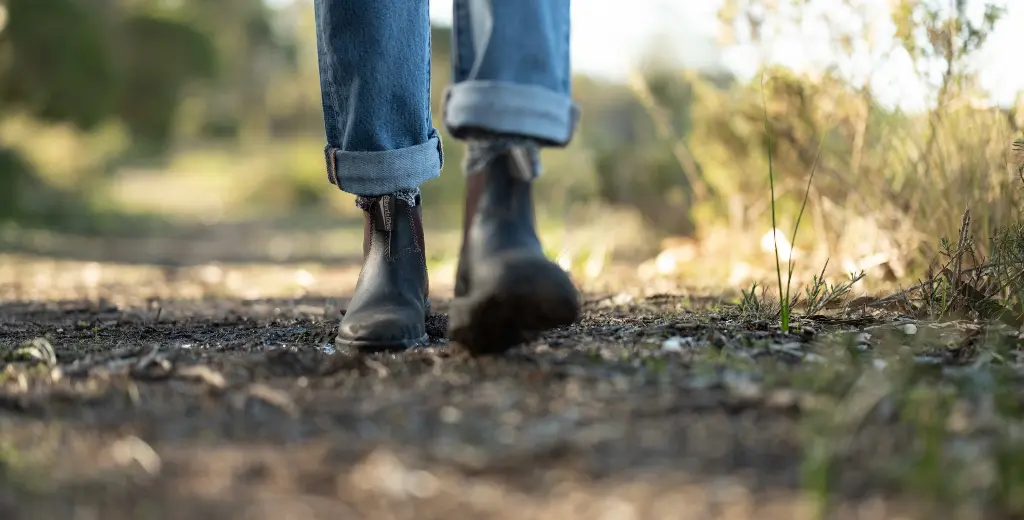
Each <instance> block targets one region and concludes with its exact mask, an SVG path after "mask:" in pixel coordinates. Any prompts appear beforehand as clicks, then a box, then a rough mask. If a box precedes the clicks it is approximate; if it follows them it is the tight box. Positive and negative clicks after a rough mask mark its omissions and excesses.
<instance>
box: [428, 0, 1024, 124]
mask: <svg viewBox="0 0 1024 520" xmlns="http://www.w3.org/2000/svg"><path fill="white" fill-rule="evenodd" d="M1002 1H1003V5H1004V6H1007V7H1008V12H1007V14H1006V16H1005V17H1004V18H1003V20H1002V21H1001V22H1000V25H999V26H997V28H996V31H995V34H993V35H992V37H991V39H990V41H989V42H988V44H987V46H986V48H985V49H984V51H983V52H982V53H980V54H979V56H978V57H977V62H976V66H977V67H978V68H979V70H980V74H981V81H982V86H983V87H984V88H985V89H987V90H988V91H989V93H990V95H991V96H992V99H993V100H994V101H996V102H997V103H1000V104H1010V103H1012V102H1013V101H1014V100H1015V99H1016V97H1017V94H1018V92H1021V91H1024V65H1021V63H1024V58H1022V56H1024V30H1021V28H1024V0H1002ZM836 4H837V5H838V4H839V2H836ZM973 4H974V5H972V7H973V8H974V10H975V11H978V12H980V8H981V4H982V3H981V2H980V1H978V0H975V1H974V3H973ZM624 5H628V8H624V7H623V6H624ZM862 5H865V6H867V8H868V9H869V11H870V12H871V13H872V14H873V16H876V17H877V21H878V24H877V28H878V30H879V31H880V34H879V36H880V37H891V35H892V34H893V32H894V30H893V27H892V24H891V22H889V21H888V18H887V14H888V11H887V5H888V0H864V3H863V4H862ZM720 6H721V0H629V1H628V2H623V1H622V0H576V1H575V2H573V3H572V17H573V19H572V25H573V36H572V45H573V49H572V56H573V67H574V69H575V70H576V71H577V72H583V73H588V74H594V75H599V76H604V77H608V78H623V77H624V76H625V75H626V74H627V72H628V71H629V69H630V67H634V66H636V64H637V63H638V61H639V60H640V58H642V57H643V55H644V53H645V51H646V50H647V49H649V48H651V46H652V45H657V46H658V49H659V50H661V51H664V50H666V49H667V50H669V51H672V53H673V54H675V55H677V56H678V57H679V59H680V60H682V61H683V62H684V63H686V64H689V65H694V66H699V65H712V64H716V63H715V62H723V63H725V64H726V66H727V67H728V68H729V69H731V70H733V71H734V72H735V73H737V74H738V75H740V76H741V77H750V76H751V75H752V74H754V73H755V71H756V69H757V64H758V61H759V54H758V51H757V50H755V49H738V50H736V51H732V52H729V53H727V54H725V55H722V56H717V55H716V51H715V47H714V45H712V44H711V43H710V42H712V41H714V40H715V39H716V38H717V34H718V29H719V25H718V20H717V18H716V13H717V11H718V8H719V7H720ZM451 10H452V2H451V0H431V6H430V11H431V17H432V18H433V19H434V20H435V22H439V23H444V24H450V23H451V19H452V16H451ZM1014 28H1017V29H1016V30H1014ZM815 29H816V27H809V28H806V29H804V30H793V31H787V34H786V36H785V37H783V38H781V39H779V40H777V41H776V42H775V44H774V46H773V49H772V51H771V59H772V60H774V61H778V62H781V63H784V64H786V65H790V66H794V67H796V68H802V69H812V70H813V69H814V65H815V63H822V62H826V63H827V62H829V61H830V58H831V56H830V55H829V53H828V51H827V49H826V47H825V45H824V44H823V42H824V41H825V40H824V38H825V37H826V35H824V34H822V31H821V30H820V28H817V29H819V30H818V31H815ZM858 58H859V59H858V60H856V63H855V64H854V67H855V68H854V70H853V71H852V73H858V72H859V73H863V71H865V70H868V69H869V68H870V69H873V70H874V73H873V78H874V80H873V82H872V86H873V87H874V90H875V92H876V94H877V95H878V96H879V98H880V101H881V102H883V103H885V104H889V105H893V104H898V105H900V106H902V107H904V108H906V109H916V108H922V107H923V105H924V103H925V100H926V99H927V98H926V95H925V90H924V88H923V87H922V86H921V85H920V84H917V82H916V79H915V77H914V76H913V73H912V70H911V68H910V62H909V58H908V57H907V56H906V54H905V53H897V54H896V55H895V56H893V57H891V58H889V59H882V58H880V57H877V56H870V55H868V54H864V55H861V56H859V57H858Z"/></svg>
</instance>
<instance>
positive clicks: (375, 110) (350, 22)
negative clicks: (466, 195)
mask: <svg viewBox="0 0 1024 520" xmlns="http://www.w3.org/2000/svg"><path fill="white" fill-rule="evenodd" d="M454 7H455V12H454V17H453V20H454V31H453V34H454V36H453V42H452V53H453V56H452V64H453V66H452V69H453V70H452V75H453V78H452V85H451V86H450V87H449V89H448V91H447V92H446V95H445V108H444V125H445V128H446V129H447V130H448V132H449V133H450V134H451V135H452V136H454V137H456V138H464V137H466V136H468V135H470V134H471V133H473V132H478V131H483V132H490V133H496V134H508V135H515V136H521V137H527V138H531V139H534V140H536V141H537V142H538V143H540V144H541V145H544V146H564V145H566V144H567V143H568V142H569V140H570V139H571V137H572V134H573V132H574V130H575V127H576V122H577V120H578V109H577V107H576V105H575V103H573V101H572V97H571V94H570V80H571V77H570V68H569V0H455V6H454ZM315 13H316V31H317V51H318V55H319V67H320V90H321V95H322V98H323V111H324V124H325V127H326V133H327V146H326V148H325V156H326V160H327V170H328V177H329V178H330V180H331V182H332V183H333V184H335V185H337V186H338V188H340V189H341V190H343V191H346V192H348V193H352V194H355V195H361V196H376V195H385V194H389V193H394V192H396V191H402V190H414V189H416V188H418V187H419V186H420V185H421V184H423V183H424V182H426V181H428V180H430V179H433V178H435V177H437V176H439V175H440V170H441V166H442V164H443V160H444V158H443V153H442V149H441V138H440V135H439V134H438V132H437V130H436V129H435V128H434V127H433V124H432V122H431V111H430V18H429V7H428V0H315Z"/></svg>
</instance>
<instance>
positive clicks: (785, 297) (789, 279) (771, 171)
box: [761, 75, 828, 332]
mask: <svg viewBox="0 0 1024 520" xmlns="http://www.w3.org/2000/svg"><path fill="white" fill-rule="evenodd" d="M761 101H762V105H763V108H764V131H765V137H766V142H767V147H768V186H769V189H770V191H771V198H772V199H771V213H772V244H773V246H774V247H773V248H774V249H775V274H776V277H777V281H778V287H779V321H780V325H781V328H782V332H789V324H790V320H791V316H792V312H793V304H794V301H793V299H792V298H791V288H792V286H793V270H794V265H793V255H792V253H791V254H790V255H789V258H787V259H786V284H785V286H783V284H782V261H781V259H780V258H779V237H778V233H777V232H776V230H777V229H778V216H777V209H776V204H775V164H774V161H773V160H772V131H771V124H770V119H769V117H768V98H767V95H766V94H765V89H764V75H762V76H761ZM826 135H828V133H827V132H825V133H824V134H823V135H822V137H821V141H820V142H819V143H818V150H817V152H816V153H815V156H814V163H813V164H812V165H811V172H810V174H809V175H808V176H807V185H806V186H805V187H804V196H803V200H802V201H801V203H800V212H799V213H797V216H796V223H795V224H794V226H793V236H792V237H791V238H790V239H789V242H790V244H792V245H796V236H797V233H799V231H800V221H801V220H802V219H803V216H804V210H805V209H807V199H808V198H809V197H810V194H811V182H812V181H813V180H814V173H815V172H816V171H817V170H818V160H819V159H820V158H821V150H822V148H823V147H824V146H825V136H826ZM822 277H824V271H823V272H822ZM808 295H810V292H808Z"/></svg>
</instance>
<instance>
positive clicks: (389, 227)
mask: <svg viewBox="0 0 1024 520" xmlns="http://www.w3.org/2000/svg"><path fill="white" fill-rule="evenodd" d="M376 205H377V208H376V211H374V212H373V219H374V226H375V227H376V228H377V229H379V230H381V231H386V232H388V233H390V232H392V231H394V227H395V197H393V196H391V195H383V196H381V197H379V198H378V199H377V204H376Z"/></svg>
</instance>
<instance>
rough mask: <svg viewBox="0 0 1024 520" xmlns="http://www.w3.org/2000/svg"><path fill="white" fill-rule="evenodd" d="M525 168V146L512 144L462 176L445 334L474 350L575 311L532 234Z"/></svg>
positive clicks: (505, 343) (569, 288)
mask: <svg viewBox="0 0 1024 520" xmlns="http://www.w3.org/2000/svg"><path fill="white" fill-rule="evenodd" d="M531 168H532V166H531V165H530V162H529V159H528V156H527V152H526V150H525V149H523V148H512V149H510V150H508V151H506V152H503V153H501V154H500V155H498V156H497V157H495V158H494V159H493V160H491V161H490V162H489V163H488V164H487V166H486V167H485V168H484V170H483V171H481V172H478V173H474V174H472V175H469V177H468V179H467V185H466V209H465V216H464V229H463V242H462V251H461V253H460V255H459V265H458V268H457V271H456V282H455V299H454V300H453V301H452V303H451V306H450V309H449V317H448V337H449V338H450V339H452V340H453V341H456V342H458V343H460V344H462V345H463V346H465V347H466V348H468V349H469V350H470V351H471V352H474V353H479V354H487V353H499V352H503V351H505V350H508V349H509V348H511V347H513V346H515V345H517V344H519V343H522V342H524V341H529V340H531V339H533V338H535V337H536V336H538V335H539V333H540V332H543V331H545V330H548V329H552V328H556V327H560V326H565V325H570V324H572V323H573V322H575V321H576V320H577V319H579V316H580V298H579V293H578V291H577V290H576V288H575V287H574V286H573V283H572V280H571V279H570V278H569V275H568V274H567V273H566V272H565V271H563V270H562V268H561V267H559V266H558V265H557V264H555V263H554V262H552V261H550V260H548V259H547V257H546V256H545V255H544V251H543V249H542V247H541V243H540V239H539V238H538V237H537V231H536V222H535V216H534V208H533V200H532V189H531V181H532V178H533V176H532V175H531V173H532V170H531Z"/></svg>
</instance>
